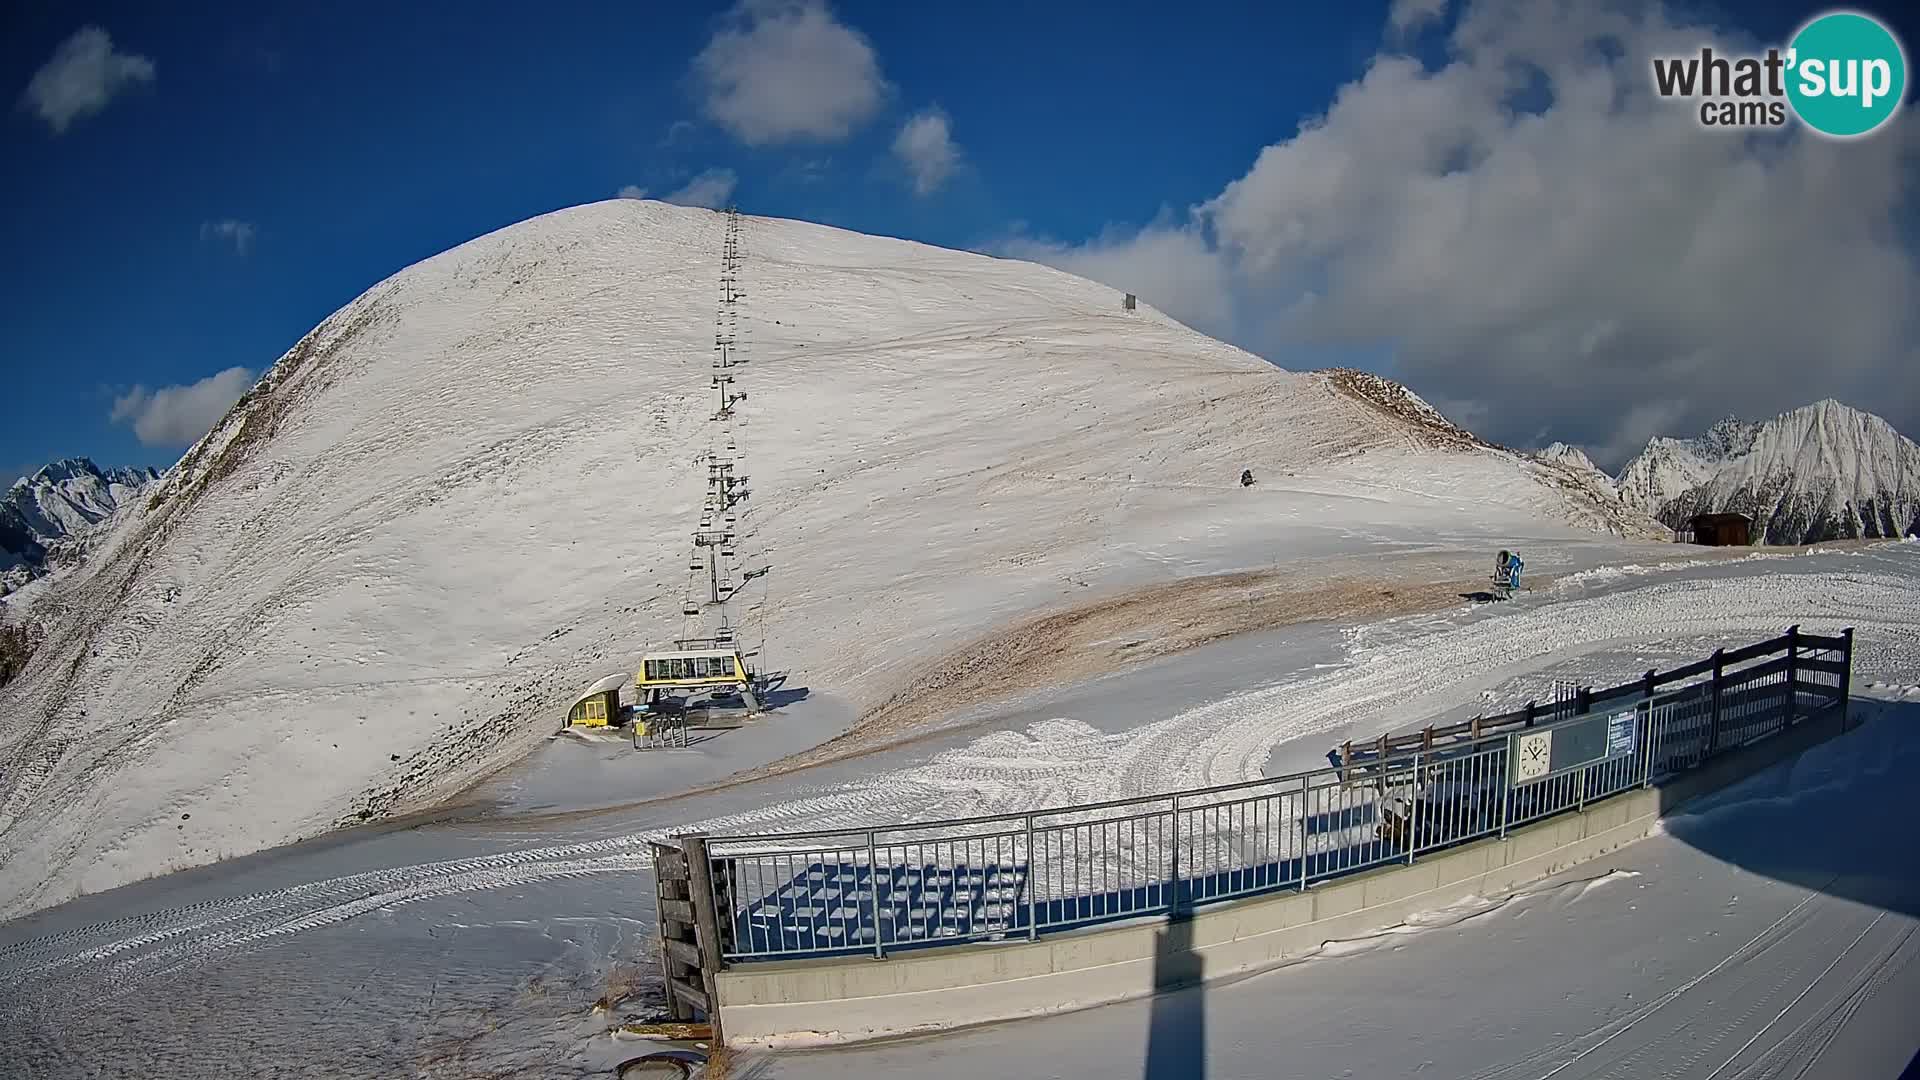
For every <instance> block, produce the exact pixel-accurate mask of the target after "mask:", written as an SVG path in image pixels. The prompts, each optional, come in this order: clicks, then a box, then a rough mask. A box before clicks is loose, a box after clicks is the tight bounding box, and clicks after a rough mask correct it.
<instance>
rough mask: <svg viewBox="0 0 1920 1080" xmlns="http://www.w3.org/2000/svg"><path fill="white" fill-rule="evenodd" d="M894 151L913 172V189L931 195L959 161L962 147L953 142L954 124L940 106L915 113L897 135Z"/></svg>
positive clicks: (917, 192) (908, 169) (915, 192)
mask: <svg viewBox="0 0 1920 1080" xmlns="http://www.w3.org/2000/svg"><path fill="white" fill-rule="evenodd" d="M893 154H894V156H895V157H897V158H899V159H900V160H901V162H902V163H903V164H905V165H906V167H907V171H908V172H910V173H912V174H913V192H914V194H916V195H930V194H932V193H933V192H935V191H937V190H939V188H940V185H941V184H944V183H946V182H947V177H948V176H950V175H952V173H953V167H954V166H955V165H957V164H959V161H960V148H959V147H958V146H955V145H954V142H953V125H952V123H951V122H950V121H949V120H948V119H947V114H946V113H945V112H944V111H943V110H941V109H940V108H939V107H938V106H935V107H933V108H929V109H922V110H921V111H920V112H918V113H915V114H914V115H913V117H912V118H910V119H909V120H908V121H907V122H906V124H905V125H903V126H902V127H901V128H900V134H898V135H896V136H894V139H893Z"/></svg>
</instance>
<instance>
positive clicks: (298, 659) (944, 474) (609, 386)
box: [0, 200, 1634, 916]
mask: <svg viewBox="0 0 1920 1080" xmlns="http://www.w3.org/2000/svg"><path fill="white" fill-rule="evenodd" d="M722 221H723V219H722V217H721V215H719V214H715V213H711V212H708V211H704V210H697V209H689V208H682V207H673V206H667V205H665V204H661V203H654V202H645V201H638V200H614V201H610V202H605V203H598V204H594V205H589V206H583V207H577V208H574V209H570V210H565V211H560V212H557V213H554V214H549V215H546V216H544V217H541V218H536V219H534V220H532V221H528V222H524V223H521V224H519V225H515V226H512V227H510V228H507V229H503V230H501V231H499V232H496V233H493V234H490V235H487V236H484V237H481V238H479V239H476V240H474V241H472V242H470V243H467V244H465V245H462V246H460V247H458V248H456V249H454V250H452V251H449V252H447V253H445V254H442V255H440V256H436V257H434V258H431V259H428V260H426V261H424V262H422V263H420V264H418V265H416V266H413V267H410V268H408V269H406V270H404V271H401V272H400V273H398V274H395V275H394V276H393V277H391V278H389V279H387V280H385V281H383V282H381V283H379V284H377V285H375V286H374V287H373V288H372V289H370V290H368V291H367V292H366V293H365V294H364V295H362V296H361V297H359V298H358V299H356V300H355V301H353V302H352V303H350V304H348V305H347V306H346V307H344V308H342V309H341V310H340V311H339V312H336V313H335V314H334V315H332V316H331V317H329V318H328V319H327V320H326V321H324V322H323V323H322V324H321V325H320V326H319V327H317V328H316V329H315V330H314V331H313V332H312V333H311V334H310V335H308V336H307V337H306V338H304V339H302V341H301V342H299V343H298V344H297V345H296V346H295V347H294V348H293V349H292V350H291V351H290V352H289V353H288V354H287V355H286V357H284V358H283V359H282V360H281V361H280V362H279V363H278V364H276V365H275V366H274V367H273V368H272V369H271V370H269V371H268V372H267V374H266V375H265V376H264V377H263V378H262V380H261V382H260V383H259V384H258V385H257V386H255V387H254V388H253V390H252V391H250V392H249V393H248V395H247V396H246V397H245V398H243V399H242V401H241V402H240V403H239V404H238V405H236V406H235V408H234V410H233V411H232V412H231V413H230V414H229V415H228V416H227V417H226V418H225V419H224V420H223V421H222V422H221V423H220V424H219V425H217V426H216V428H215V429H214V430H213V431H212V432H211V433H210V434H209V435H208V436H207V437H206V438H205V439H204V440H202V441H201V442H200V443H199V444H198V445H197V446H195V447H194V448H193V449H191V450H190V451H189V452H188V453H187V455H186V456H185V457H184V458H183V459H182V461H181V462H180V463H179V465H178V466H176V467H175V468H174V469H173V470H172V471H171V472H170V473H169V474H168V475H167V476H166V478H165V479H164V480H163V481H162V482H161V484H160V485H159V486H158V488H157V489H156V490H155V491H154V493H153V494H151V495H150V496H149V497H148V498H147V499H146V500H145V501H144V502H143V503H141V504H140V505H138V506H136V507H133V508H131V509H130V510H129V512H128V513H127V514H126V515H125V516H124V517H123V518H122V519H121V520H119V521H118V523H117V524H116V525H115V527H114V529H113V530H112V531H111V532H110V533H109V534H108V535H107V536H106V537H104V538H102V539H101V540H100V542H99V543H98V545H97V547H96V549H95V551H94V554H93V556H92V557H91V558H90V560H89V561H88V562H87V563H86V564H85V565H84V566H83V567H81V568H79V569H78V570H76V571H74V572H72V573H71V574H68V575H66V576H64V577H62V578H59V579H57V580H52V581H48V582H43V583H41V584H39V585H37V586H36V595H35V599H34V603H33V605H32V606H31V608H30V610H29V611H28V612H27V613H26V615H25V617H28V618H32V619H35V620H37V621H38V622H40V623H41V625H42V626H43V628H44V630H45V634H46V637H45V640H44V642H43V643H42V644H41V645H40V646H39V647H38V649H37V651H36V652H35V653H34V655H33V657H32V659H31V661H30V663H29V665H28V666H27V668H26V669H25V671H24V673H23V674H22V675H21V676H20V677H19V678H18V679H17V680H15V681H14V682H12V683H11V684H9V685H7V686H5V687H0V760H5V761H7V762H9V767H8V768H7V769H6V770H5V772H4V774H0V916H6V915H16V914H19V913H21V912H25V911H30V910H33V909H35V908H38V907H42V906H45V905H47V904H51V903H57V902H59V901H61V900H63V899H65V898H68V897H71V896H74V895H76V894H79V893H83V892H90V891H95V890H100V889H106V888H111V887H113V886H116V885H120V884H123V883H126V882H129V881H135V880H138V879H141V878H144V877H147V876H150V875H153V874H157V873H163V872H167V871H171V870H177V869H180V868H184V867H191V866H197V865H203V864H207V863H211V862H215V861H218V860H222V859H227V858H231V857H233V856H237V855H241V854H245V853H248V852H253V851H258V850H261V849H264V848H269V847H272V846H274V845H278V844H283V843H287V842H289V841H293V840H297V839H300V838H304V837H311V836H315V835H318V834H320V833H322V832H324V831H326V830H328V829H330V828H332V827H335V826H337V825H341V824H355V823H359V822H362V821H367V820H378V819H380V818H382V817H385V816H388V815H392V814H397V813H402V812H405V811H409V810H413V809H417V808H421V807H426V806H431V805H433V804H435V803H436V802H438V801H439V800H441V799H443V798H445V797H446V796H448V795H449V794H451V793H453V792H456V791H458V790H460V789H461V788H463V787H465V786H466V785H468V784H470V783H471V782H473V781H474V780H475V779H477V778H479V777H481V776H483V775H485V774H487V773H488V772H489V771H490V770H493V769H495V768H497V767H499V766H501V765H504V764H507V763H510V762H512V761H514V760H517V759H518V758H519V757H521V756H522V755H524V754H525V753H526V752H527V751H528V749H529V748H530V747H532V746H533V745H535V744H536V743H537V741H538V740H539V739H540V738H541V737H542V736H544V735H546V734H547V733H549V732H551V731H552V730H554V728H556V727H557V726H558V725H559V723H560V721H561V717H562V713H563V710H564V708H565V707H566V705H567V703H568V702H569V701H570V700H571V695H572V693H573V692H574V691H575V690H577V689H578V688H580V687H582V686H584V685H586V684H588V683H590V682H591V681H593V680H594V679H596V678H598V677H600V676H603V675H606V674H608V673H610V672H617V671H622V670H626V671H631V670H632V669H633V666H634V663H635V661H636V658H637V656H638V654H639V653H640V652H641V651H642V650H643V649H644V648H645V647H646V646H647V645H648V644H649V643H654V644H661V643H664V642H665V641H666V640H668V639H670V638H671V637H672V636H674V633H675V631H676V630H677V628H678V623H679V620H680V611H679V608H680V604H681V602H682V599H683V597H684V589H685V585H686V582H685V576H686V571H687V567H686V560H685V547H684V544H685V539H686V535H687V532H688V530H689V529H690V528H691V527H692V525H693V523H694V521H695V519H696V517H697V514H698V511H699V508H700V505H701V500H702V496H703V494H704V467H703V466H702V465H701V464H700V463H699V460H698V455H699V454H700V453H701V452H702V451H703V450H705V449H706V448H707V434H706V432H707V427H706V419H707V417H708V414H709V413H710V412H711V411H712V409H713V407H714V401H713V392H712V391H711V390H710V389H709V388H708V381H707V380H708V377H709V373H710V366H709V365H710V360H711V357H712V355H713V353H712V349H713V341H714V326H715V322H714V312H715V301H716V298H717V294H716V281H717V279H718V273H719V268H720V248H721V237H722V229H723V225H722ZM745 222H746V224H745V230H744V238H743V246H744V251H745V266H744V269H743V271H742V273H741V280H742V284H743V286H744V288H745V290H746V292H747V300H746V302H745V304H744V305H743V306H744V308H745V311H744V324H743V330H742V334H743V337H744V338H745V342H746V344H745V347H744V351H743V358H744V359H747V360H749V361H750V366H749V367H747V368H745V369H744V370H743V379H744V383H743V385H745V386H748V387H750V388H751V390H750V399H749V400H748V401H746V402H745V403H744V404H743V405H742V406H741V407H740V408H739V409H738V410H737V411H738V412H739V414H740V416H741V422H740V424H739V425H738V429H739V432H740V436H739V437H740V440H741V451H742V453H743V455H744V456H745V458H746V460H747V461H748V462H750V463H751V470H752V472H751V474H750V477H749V481H750V488H751V491H752V496H751V499H750V500H749V502H748V504H747V509H748V512H747V514H746V515H745V517H744V519H743V521H742V530H743V537H742V544H741V548H742V552H741V554H742V556H743V558H744V559H745V563H744V565H743V567H742V569H744V570H749V571H752V570H765V571H766V573H765V574H764V575H763V576H761V577H759V578H758V579H757V580H756V581H755V589H756V591H757V595H751V596H750V597H749V599H750V600H751V604H752V606H751V607H750V609H749V610H748V612H747V618H748V621H747V626H746V639H747V641H748V643H749V644H752V645H758V644H759V643H760V642H761V641H764V642H765V644H766V647H767V650H768V654H767V656H766V657H763V658H762V663H763V665H764V666H767V667H771V668H773V669H777V670H782V671H786V672H788V674H789V680H788V685H790V686H797V687H807V688H810V689H812V690H813V691H815V692H823V693H830V694H832V695H835V696H837V697H839V698H841V699H843V700H845V701H847V702H849V703H850V705H851V707H852V709H853V710H854V711H855V712H856V713H857V712H858V711H859V710H860V709H862V708H865V707H868V706H871V705H873V704H875V703H877V702H879V701H882V700H885V699H887V698H888V697H889V696H891V695H893V694H895V693H896V692H898V691H900V690H902V689H904V688H907V687H910V686H911V685H912V684H913V682H914V679H915V677H916V675H917V674H919V673H921V672H922V671H923V670H924V669H925V668H926V666H927V665H928V664H929V663H931V662H932V661H933V659H934V658H936V657H939V656H941V655H944V654H946V653H947V652H949V651H951V650H953V649H955V648H957V647H958V646H960V645H961V644H963V643H965V642H967V641H968V640H970V639H973V638H975V637H978V636H979V635H981V634H983V633H985V632H986V631H988V630H989V629H991V628H994V627H996V626H999V625H1003V624H1004V623H1005V622H1006V621H1007V620H1009V619H1011V618H1013V617H1015V616H1017V615H1021V614H1024V613H1028V612H1033V611H1036V610H1044V609H1048V608H1051V607H1054V606H1057V605H1059V604H1062V603H1063V602H1066V601H1068V600H1072V599H1076V598H1083V597H1085V596H1088V595H1095V594H1099V593H1102V592H1104V591H1109V590H1116V589H1122V588H1130V587H1137V586H1141V585H1145V584H1151V583H1156V582H1165V581H1169V580H1172V579H1174V578H1178V577H1183V576H1189V575H1193V574H1199V573H1206V572H1210V571H1219V570H1227V569H1234V568H1240V567H1252V566H1265V565H1270V564H1273V563H1275V562H1278V561H1282V560H1293V559H1301V558H1308V557H1312V556H1315V555H1319V554H1327V553H1332V552H1340V551H1345V552H1352V551H1354V550H1355V548H1356V544H1363V543H1364V542H1375V543H1377V546H1378V547H1379V548H1380V549H1381V550H1391V549H1392V548H1393V546H1394V544H1395V543H1396V542H1406V541H1419V540H1423V539H1424V538H1428V537H1432V536H1436V535H1438V536H1445V537H1448V538H1450V539H1451V540H1452V541H1453V542H1454V543H1456V544H1457V545H1461V546H1464V547H1465V548H1466V549H1468V550H1474V551H1479V550H1480V549H1482V548H1485V549H1487V550H1491V549H1492V548H1493V547H1496V546H1499V545H1500V544H1502V543H1503V542H1509V541H1508V538H1509V537H1511V536H1512V535H1514V534H1515V533H1521V534H1524V535H1527V536H1538V535H1562V536H1565V535H1572V534H1573V533H1574V532H1575V531H1576V530H1577V529H1583V528H1590V527H1603V528H1605V527H1611V528H1625V529H1629V530H1630V529H1631V528H1633V527H1634V525H1633V523H1632V522H1630V521H1627V520H1626V519H1625V518H1622V517H1620V516H1619V515H1617V514H1615V513H1614V511H1613V510H1612V509H1610V508H1608V507H1607V506H1605V505H1599V504H1596V503H1595V502H1594V501H1593V499H1592V498H1591V497H1590V493H1585V494H1583V493H1582V492H1581V491H1580V490H1578V485H1574V486H1573V487H1569V486H1568V483H1567V482H1566V478H1565V477H1563V476H1558V475H1556V474H1555V473H1554V470H1553V469H1552V468H1551V467H1549V466H1547V465H1545V464H1543V463H1540V462H1535V461H1531V460H1529V459H1524V458H1521V457H1519V456H1516V455H1513V454H1510V453H1507V452H1504V451H1500V450H1497V449H1495V448H1492V447H1487V446H1484V445H1477V444H1473V443H1471V442H1460V441H1457V440H1455V441H1447V440H1436V439H1435V438H1434V430H1435V425H1434V423H1433V422H1432V421H1431V419H1430V418H1423V417H1422V416H1420V415H1417V410H1412V411H1411V412H1410V411H1409V410H1408V409H1406V408H1404V407H1380V405H1379V403H1378V402H1374V403H1372V404H1370V403H1369V402H1368V401H1367V400H1365V399H1364V398H1362V397H1356V396H1355V395H1354V394H1353V393H1351V392H1345V391H1342V390H1341V389H1339V388H1338V387H1336V386H1335V385H1334V384H1333V383H1332V382H1331V381H1330V380H1329V379H1327V378H1325V377H1321V376H1315V375H1301V374H1293V373H1288V372H1284V371H1280V370H1277V369H1275V368H1274V367H1272V366H1271V365H1268V364H1267V363H1265V362H1263V361H1261V360H1259V359H1257V358H1255V357H1253V356H1251V355H1248V354H1247V353H1244V352H1242V351H1240V350H1238V349H1234V348H1232V347H1230V346H1227V345H1223V344H1221V343H1219V342H1216V341H1212V340H1210V339H1208V338H1205V337H1202V336H1201V335H1198V334H1195V333H1193V332H1192V331H1190V330H1188V329H1186V328H1185V327H1182V326H1180V325H1177V324H1175V323H1173V322H1172V321H1171V320H1168V319H1166V318H1165V317H1163V316H1161V315H1159V314H1157V313H1155V312H1153V311H1151V310H1147V309H1142V310H1140V311H1137V312H1131V313H1129V312H1123V311H1122V310H1121V307H1120V297H1119V295H1118V294H1117V293H1114V292H1112V291H1111V290H1109V289H1106V288H1103V287H1101V286H1098V285H1095V284H1093V283H1091V282H1088V281H1085V280H1082V279H1079V278H1075V277H1072V276H1069V275H1066V274H1063V273H1060V272H1058V271H1054V270H1050V269H1046V268H1042V267H1039V266H1035V265H1032V264H1028V263H1022V262H1017V261H1012V260H1002V259H994V258H988V257H985V256H980V255H973V254H965V253H959V252H953V251H945V250H941V249H936V248H931V247H927V246H924V245H919V244H913V243H908V242H904V241H898V240H891V239H881V238H875V237H868V236H860V235H857V234H853V233H847V232H843V231H839V230H835V229H830V228H825V227H821V226H814V225H807V224H802V223H797V222H789V221H776V220H770V219H760V218H747V219H745ZM1386 385H1389V386H1390V385H1391V384H1386ZM1411 400H1417V399H1411ZM1402 404H1404V403H1402ZM1242 468H1250V469H1252V470H1253V472H1254V473H1255V474H1256V476H1257V477H1258V478H1259V484H1258V485H1257V486H1256V487H1255V488H1253V489H1251V490H1247V491H1242V490H1240V489H1239V488H1238V487H1237V486H1236V484H1235V480H1236V479H1237V477H1238V476H1239V472H1240V470H1241V469H1242Z"/></svg>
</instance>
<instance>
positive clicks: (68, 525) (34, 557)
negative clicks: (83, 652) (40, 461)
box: [0, 458, 160, 596]
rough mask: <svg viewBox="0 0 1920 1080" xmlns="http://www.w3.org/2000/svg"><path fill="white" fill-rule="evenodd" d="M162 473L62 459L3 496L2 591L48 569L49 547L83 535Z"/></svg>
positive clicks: (0, 536) (0, 539)
mask: <svg viewBox="0 0 1920 1080" xmlns="http://www.w3.org/2000/svg"><path fill="white" fill-rule="evenodd" d="M159 478H160V473H159V471H158V470H155V469H146V468H119V469H102V468H100V467H99V466H98V465H95V464H94V463H93V462H91V461H89V460H87V459H86V458H63V459H61V460H59V461H56V462H53V463H52V464H50V465H47V466H45V467H43V468H41V469H39V470H38V471H36V472H35V473H33V475H31V476H23V477H21V478H20V479H18V480H15V481H14V482H13V484H12V486H11V487H9V488H8V489H7V491H6V492H5V494H3V495H0V596H4V595H6V594H7V593H8V592H11V591H12V590H13V589H15V588H18V587H19V586H20V585H22V584H24V583H25V582H26V581H27V580H29V579H31V578H32V577H34V576H35V575H37V574H39V573H40V572H41V571H43V570H44V569H46V566H47V562H48V559H49V554H50V552H53V551H56V550H59V549H61V548H63V547H66V546H69V545H71V544H72V543H73V542H75V541H78V540H80V539H82V538H84V537H85V536H86V535H87V534H88V533H90V532H91V531H93V530H94V529H95V528H96V527H97V526H98V525H99V524H100V523H101V522H103V521H106V520H108V519H109V518H111V517H113V515H114V514H115V513H116V512H117V511H118V510H119V509H120V508H121V507H123V506H125V505H127V503H129V502H131V501H132V500H134V499H136V498H138V497H139V495H140V493H141V492H143V491H145V490H146V489H147V487H148V486H149V485H150V484H152V483H153V482H154V481H156V480H158V479H159Z"/></svg>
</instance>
